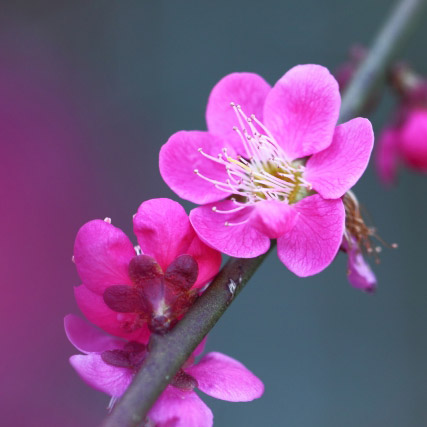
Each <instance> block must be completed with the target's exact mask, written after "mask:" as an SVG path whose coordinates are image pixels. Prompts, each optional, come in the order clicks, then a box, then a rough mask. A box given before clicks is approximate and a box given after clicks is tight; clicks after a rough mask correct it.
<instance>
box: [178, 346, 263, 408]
mask: <svg viewBox="0 0 427 427" xmlns="http://www.w3.org/2000/svg"><path fill="white" fill-rule="evenodd" d="M186 372H187V373H188V374H190V375H191V376H193V377H194V378H196V380H197V382H198V384H199V385H198V388H199V389H200V390H202V391H203V392H204V393H206V394H208V395H209V396H212V397H216V398H217V399H222V400H228V401H229V402H249V401H251V400H254V399H257V398H259V397H261V396H262V394H263V393H264V384H263V383H262V381H261V380H260V379H259V378H258V377H256V376H255V375H254V374H253V373H252V372H251V371H249V370H248V369H247V368H246V367H245V366H244V365H242V364H241V363H240V362H238V361H237V360H235V359H233V358H231V357H229V356H226V355H225V354H222V353H217V352H212V353H208V354H206V355H205V356H204V357H203V359H202V360H201V361H200V363H198V364H197V365H194V366H192V367H191V368H189V369H187V370H186Z"/></svg>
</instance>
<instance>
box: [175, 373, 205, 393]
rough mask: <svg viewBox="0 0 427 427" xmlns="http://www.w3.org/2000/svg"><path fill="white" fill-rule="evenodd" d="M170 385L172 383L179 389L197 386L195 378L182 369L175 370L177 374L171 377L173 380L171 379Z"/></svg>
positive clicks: (188, 389) (189, 389) (191, 388)
mask: <svg viewBox="0 0 427 427" xmlns="http://www.w3.org/2000/svg"><path fill="white" fill-rule="evenodd" d="M171 385H173V386H174V387H176V388H179V389H180V390H186V391H191V390H193V389H194V388H195V387H197V386H198V385H199V384H198V383H197V380H196V378H194V377H192V376H191V375H189V374H187V373H186V372H184V371H183V370H182V369H180V370H179V371H178V372H177V374H176V375H175V376H174V377H173V380H172V381H171Z"/></svg>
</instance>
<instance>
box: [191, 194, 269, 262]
mask: <svg viewBox="0 0 427 427" xmlns="http://www.w3.org/2000/svg"><path fill="white" fill-rule="evenodd" d="M213 206H216V207H217V208H218V210H224V211H226V210H230V209H233V208H235V205H234V204H233V202H232V201H231V200H224V201H223V202H219V203H215V204H210V205H206V206H200V207H198V208H196V209H193V210H192V211H191V212H190V221H191V223H192V224H193V227H194V229H195V230H196V232H197V234H198V235H199V237H200V238H201V239H202V240H203V241H204V242H206V243H207V244H208V245H210V246H212V247H213V248H215V249H218V250H219V251H221V252H223V253H225V254H226V255H230V256H234V257H241V258H253V257H256V256H258V255H261V254H263V253H265V252H267V250H268V248H269V247H270V239H269V238H268V237H267V236H266V235H265V234H263V233H261V232H260V231H258V230H257V229H256V228H255V227H254V226H253V225H252V224H251V222H250V215H251V214H252V213H253V208H245V209H243V210H241V211H239V212H234V213H231V214H222V213H218V212H214V211H213V210H212V207H213ZM244 221H247V222H245V223H243V224H240V225H228V226H227V225H225V223H226V222H228V223H230V224H236V223H239V222H244Z"/></svg>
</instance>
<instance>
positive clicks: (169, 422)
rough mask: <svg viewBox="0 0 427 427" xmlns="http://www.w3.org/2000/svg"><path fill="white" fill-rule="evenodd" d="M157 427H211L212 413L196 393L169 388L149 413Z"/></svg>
mask: <svg viewBox="0 0 427 427" xmlns="http://www.w3.org/2000/svg"><path fill="white" fill-rule="evenodd" d="M148 418H149V419H150V420H152V421H154V423H155V425H156V427H211V426H212V425H213V414H212V411H211V410H210V409H209V408H208V407H207V406H206V404H205V403H203V402H202V400H201V399H200V397H199V396H197V394H196V393H194V391H181V390H179V389H177V388H175V387H172V386H168V387H167V388H166V390H165V391H164V392H163V393H162V394H161V395H160V397H159V398H158V399H157V401H156V403H155V404H154V405H153V407H152V408H151V410H150V412H149V413H148Z"/></svg>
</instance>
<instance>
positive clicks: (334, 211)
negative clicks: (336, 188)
mask: <svg viewBox="0 0 427 427" xmlns="http://www.w3.org/2000/svg"><path fill="white" fill-rule="evenodd" d="M295 209H297V211H298V214H299V217H298V219H297V221H296V223H295V226H294V227H293V228H292V230H290V231H288V232H287V233H285V234H284V235H283V236H282V237H279V239H277V252H278V255H279V258H280V260H281V261H282V262H283V264H285V265H286V267H288V268H289V270H291V271H292V272H293V273H295V274H296V275H297V276H300V277H306V276H311V275H313V274H316V273H319V272H320V271H322V270H323V269H325V268H326V267H327V266H328V265H329V264H330V263H331V262H332V260H333V259H334V258H335V255H336V253H337V251H338V249H339V247H340V245H341V241H342V236H343V232H344V222H345V211H344V205H343V203H342V200H341V199H334V200H325V199H322V198H321V197H320V196H319V195H317V194H315V195H314V196H309V197H306V198H305V199H302V200H301V201H300V202H298V203H297V204H295Z"/></svg>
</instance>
